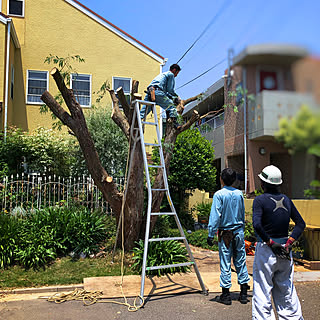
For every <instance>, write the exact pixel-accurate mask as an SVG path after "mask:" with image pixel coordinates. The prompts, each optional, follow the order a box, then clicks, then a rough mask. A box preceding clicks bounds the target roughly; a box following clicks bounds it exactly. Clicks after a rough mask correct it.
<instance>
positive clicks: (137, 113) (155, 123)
mask: <svg viewBox="0 0 320 320" xmlns="http://www.w3.org/2000/svg"><path fill="white" fill-rule="evenodd" d="M141 105H146V106H147V108H151V111H152V114H153V122H147V121H145V119H141V118H140V106H141ZM147 108H146V109H147ZM145 118H146V117H145ZM135 120H137V123H138V128H134V124H135ZM145 126H155V129H156V132H157V141H156V143H146V142H145V139H144V128H145ZM135 130H138V131H139V138H140V139H139V140H140V141H141V148H142V154H143V162H144V168H145V176H146V182H147V187H148V209H147V222H146V234H145V240H144V253H143V265H142V274H141V289H140V297H143V296H144V285H145V277H146V271H149V270H157V269H165V268H171V267H182V266H189V265H193V267H194V270H195V273H196V275H197V278H198V281H199V284H200V286H201V289H202V293H204V294H208V291H207V289H206V287H205V285H204V283H203V281H202V278H201V275H200V272H199V269H198V267H197V264H196V262H195V260H194V257H193V255H192V252H191V249H190V247H189V244H188V241H187V239H186V236H185V234H184V231H183V229H182V226H181V223H180V221H179V218H178V215H177V213H176V210H175V208H174V206H173V203H172V200H171V197H170V193H169V186H168V180H167V173H166V169H165V162H164V156H163V150H162V145H161V137H160V132H159V124H158V118H157V112H156V105H155V103H153V102H146V101H143V100H136V102H135V109H134V114H133V119H132V125H131V136H132V138H135V137H137V132H136V133H134V131H135ZM134 134H135V137H133V135H134ZM146 146H152V147H158V148H159V155H160V165H151V164H148V161H147V153H146ZM150 167H154V168H161V169H162V174H163V182H164V189H153V188H152V186H151V182H150V175H149V168H150ZM152 192H165V193H166V196H167V199H168V202H169V205H170V209H171V212H151V204H152ZM159 215H171V216H174V218H175V221H176V224H177V226H178V229H179V231H180V235H181V237H169V238H149V231H150V220H151V216H159ZM169 240H182V241H183V242H184V245H185V247H186V249H187V252H188V255H189V259H190V261H189V262H185V263H178V264H172V265H162V266H152V267H149V266H147V265H146V264H147V256H148V244H149V242H151V241H169Z"/></svg>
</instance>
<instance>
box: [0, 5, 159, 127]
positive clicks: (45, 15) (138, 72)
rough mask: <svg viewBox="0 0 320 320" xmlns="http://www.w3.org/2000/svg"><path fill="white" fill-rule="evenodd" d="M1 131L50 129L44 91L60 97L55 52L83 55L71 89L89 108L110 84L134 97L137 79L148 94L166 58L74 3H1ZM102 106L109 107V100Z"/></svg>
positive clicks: (141, 89)
mask: <svg viewBox="0 0 320 320" xmlns="http://www.w3.org/2000/svg"><path fill="white" fill-rule="evenodd" d="M0 9H1V12H0V119H1V121H0V130H2V131H6V129H7V128H8V127H9V126H12V125H14V126H17V127H20V128H22V129H23V130H33V129H35V128H37V127H39V126H44V127H51V124H52V120H51V116H50V115H49V114H40V106H41V104H43V103H42V101H41V100H40V96H41V94H42V92H43V91H44V90H48V91H49V92H50V93H51V94H52V95H55V94H57V89H56V85H55V83H54V80H53V79H51V77H50V76H49V72H50V70H51V69H52V67H53V65H48V64H45V63H44V60H45V58H46V57H48V56H49V55H50V54H53V55H57V56H59V57H67V56H68V55H70V56H73V55H80V57H81V58H83V59H85V63H80V64H78V63H74V64H73V66H74V67H75V69H76V72H77V73H75V74H72V75H71V80H70V84H69V85H70V87H71V88H73V89H74V90H75V92H76V96H77V98H78V101H79V102H80V104H81V106H82V107H83V108H84V109H88V108H91V106H92V105H93V104H95V99H96V97H97V95H96V94H95V92H97V91H98V90H99V88H100V87H101V85H102V84H103V83H104V82H105V81H108V83H109V84H110V86H111V87H112V88H113V89H117V88H118V87H119V86H122V87H123V88H124V91H125V93H128V94H129V93H130V89H131V82H132V80H134V79H135V80H139V82H140V85H139V92H140V93H141V94H143V91H144V90H145V88H146V87H147V85H148V84H149V83H150V82H151V80H152V79H153V78H154V77H155V76H156V75H157V74H159V73H160V72H162V66H163V65H164V63H165V59H164V58H163V57H162V56H161V55H159V54H158V53H156V52H155V51H153V50H152V49H150V48H148V47H147V46H146V45H144V44H143V43H141V42H140V41H138V40H137V39H135V38H133V37H132V36H130V35H129V34H128V33H126V32H125V31H123V30H121V29H119V28H118V27H116V26H115V25H113V24H112V23H110V22H109V21H107V20H106V19H104V18H103V17H101V16H100V15H98V14H97V13H95V12H93V11H92V10H90V9H89V8H87V7H85V6H84V5H83V4H81V3H80V2H79V1H73V0H0ZM104 99H105V100H104V102H103V104H110V105H111V99H110V97H109V96H108V97H105V98H104Z"/></svg>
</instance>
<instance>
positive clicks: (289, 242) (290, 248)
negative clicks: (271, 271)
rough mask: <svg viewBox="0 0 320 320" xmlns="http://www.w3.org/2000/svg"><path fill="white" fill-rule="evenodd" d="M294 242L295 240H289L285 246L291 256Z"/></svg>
mask: <svg viewBox="0 0 320 320" xmlns="http://www.w3.org/2000/svg"><path fill="white" fill-rule="evenodd" d="M293 242H294V240H293V238H289V239H288V240H287V242H286V244H285V245H284V247H285V249H286V250H287V252H288V253H289V254H290V251H291V250H292V244H293Z"/></svg>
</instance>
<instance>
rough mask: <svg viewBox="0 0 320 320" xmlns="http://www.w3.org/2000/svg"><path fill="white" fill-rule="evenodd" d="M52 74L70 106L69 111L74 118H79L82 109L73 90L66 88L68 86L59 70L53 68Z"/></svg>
mask: <svg viewBox="0 0 320 320" xmlns="http://www.w3.org/2000/svg"><path fill="white" fill-rule="evenodd" d="M50 74H51V75H52V77H53V79H54V80H55V82H56V84H57V87H58V89H59V91H60V92H61V94H62V97H63V99H64V101H65V102H66V105H67V106H68V109H69V110H70V113H71V115H72V117H79V112H80V113H82V109H81V107H80V105H79V103H78V102H77V100H76V98H75V96H74V93H73V90H71V89H68V88H67V87H66V84H65V83H64V80H63V78H62V76H61V73H60V72H59V70H58V69H57V68H53V69H52V70H51V71H50Z"/></svg>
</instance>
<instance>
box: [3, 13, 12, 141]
mask: <svg viewBox="0 0 320 320" xmlns="http://www.w3.org/2000/svg"><path fill="white" fill-rule="evenodd" d="M7 21H8V29H7V56H6V87H5V97H4V141H6V140H7V122H8V100H9V58H10V38H11V35H10V33H11V21H12V20H11V19H7Z"/></svg>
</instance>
